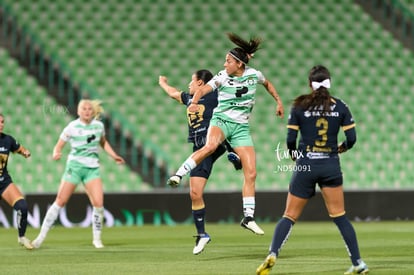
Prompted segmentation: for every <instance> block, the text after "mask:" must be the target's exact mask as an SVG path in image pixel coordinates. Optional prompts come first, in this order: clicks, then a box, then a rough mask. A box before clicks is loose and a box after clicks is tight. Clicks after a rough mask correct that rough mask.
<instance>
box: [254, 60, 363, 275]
mask: <svg viewBox="0 0 414 275" xmlns="http://www.w3.org/2000/svg"><path fill="white" fill-rule="evenodd" d="M308 78H309V86H310V88H311V93H310V94H306V95H301V96H299V97H297V98H296V99H295V100H294V102H293V107H292V109H291V112H290V115H289V121H288V126H287V127H288V133H287V147H288V149H289V152H290V154H291V157H292V159H293V160H295V161H296V164H295V165H296V167H302V169H294V172H293V175H292V178H291V180H290V185H289V193H288V196H287V201H286V208H285V212H284V214H283V217H282V219H280V220H279V222H278V223H277V226H276V228H275V232H274V235H273V240H272V243H271V246H270V253H269V255H268V256H267V258H266V259H265V261H264V262H263V263H262V264H261V265H260V266H259V267H258V268H257V270H256V274H258V275H266V274H269V272H270V270H271V269H272V267H273V266H274V264H275V262H276V258H277V257H278V256H279V252H280V250H281V248H282V246H283V244H284V243H285V242H286V241H287V240H288V237H289V234H290V232H291V231H292V229H293V225H294V224H295V222H296V221H297V220H298V218H299V216H300V215H301V214H302V211H303V209H304V207H305V205H306V203H307V202H308V200H309V199H310V198H312V197H313V196H314V195H315V188H316V184H318V185H319V187H320V189H321V192H322V196H323V199H324V201H325V205H326V208H327V210H328V213H329V216H330V217H331V218H332V220H333V222H334V223H335V224H336V226H337V227H338V229H339V231H340V233H341V235H342V237H343V239H344V241H345V244H346V248H347V251H348V253H349V256H350V258H351V262H352V266H351V267H350V268H349V270H347V271H346V272H345V273H344V274H367V273H368V267H367V265H366V264H365V263H364V262H363V261H362V260H361V257H360V254H359V248H358V241H357V237H356V233H355V230H354V227H353V226H352V224H351V223H350V221H349V220H348V218H347V217H346V215H345V206H344V205H345V203H344V192H343V186H342V184H343V178H342V171H341V166H340V161H339V156H338V153H344V152H346V151H347V150H349V149H351V148H352V146H353V145H354V144H355V142H356V130H355V122H354V119H353V118H352V115H351V112H350V110H349V108H348V106H347V105H346V104H345V103H344V102H343V101H342V100H340V99H339V98H335V97H333V96H331V95H330V93H329V90H328V89H329V88H330V87H331V75H330V73H329V71H328V69H327V68H325V67H324V66H321V65H318V66H315V67H313V68H312V69H311V70H310V73H309V77H308ZM341 128H342V129H343V131H344V132H345V136H346V140H345V141H344V142H342V143H341V144H340V145H338V133H339V130H340V129H341ZM299 132H300V136H301V138H300V141H299V147H298V149H296V140H297V136H298V133H299Z"/></svg>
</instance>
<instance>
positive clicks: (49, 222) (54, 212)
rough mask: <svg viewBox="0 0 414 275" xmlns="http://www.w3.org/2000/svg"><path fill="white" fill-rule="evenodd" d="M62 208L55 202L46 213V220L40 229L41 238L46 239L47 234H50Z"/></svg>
mask: <svg viewBox="0 0 414 275" xmlns="http://www.w3.org/2000/svg"><path fill="white" fill-rule="evenodd" d="M61 208H62V207H60V206H59V205H57V203H56V202H54V203H53V204H52V205H51V206H50V207H49V209H48V210H47V212H46V216H45V219H44V220H43V223H42V227H41V229H40V233H39V237H40V238H42V239H44V238H46V235H47V232H49V230H50V228H51V227H52V226H53V224H54V223H55V221H56V219H57V216H58V214H59V211H60V209H61Z"/></svg>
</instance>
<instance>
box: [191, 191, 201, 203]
mask: <svg viewBox="0 0 414 275" xmlns="http://www.w3.org/2000/svg"><path fill="white" fill-rule="evenodd" d="M202 196H203V194H202V192H200V191H197V190H191V191H190V198H191V200H192V201H193V202H194V201H198V200H200V199H201V198H202Z"/></svg>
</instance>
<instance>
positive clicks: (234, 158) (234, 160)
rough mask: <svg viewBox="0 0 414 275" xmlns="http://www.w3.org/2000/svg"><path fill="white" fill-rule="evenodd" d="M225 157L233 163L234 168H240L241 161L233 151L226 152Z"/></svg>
mask: <svg viewBox="0 0 414 275" xmlns="http://www.w3.org/2000/svg"><path fill="white" fill-rule="evenodd" d="M227 159H228V160H229V161H230V162H231V163H233V166H234V169H236V170H240V169H242V164H241V161H240V157H239V156H238V155H237V154H236V153H234V152H230V153H228V154H227Z"/></svg>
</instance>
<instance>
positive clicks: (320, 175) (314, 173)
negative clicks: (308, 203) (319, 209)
mask: <svg viewBox="0 0 414 275" xmlns="http://www.w3.org/2000/svg"><path fill="white" fill-rule="evenodd" d="M295 167H296V168H295V169H294V172H293V175H292V178H291V179H290V184H289V192H290V193H291V194H293V195H295V196H297V197H300V198H304V199H309V198H311V197H313V196H314V195H315V189H316V184H318V186H319V188H324V187H336V186H340V185H342V183H343V178H342V171H341V165H340V162H339V157H331V158H329V159H322V160H309V159H299V160H297V161H296V166H295Z"/></svg>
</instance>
